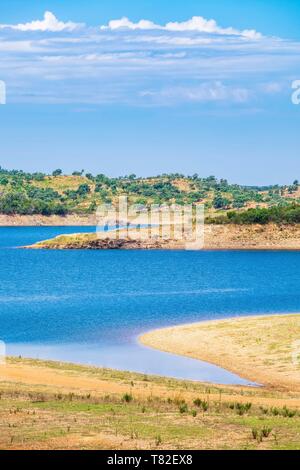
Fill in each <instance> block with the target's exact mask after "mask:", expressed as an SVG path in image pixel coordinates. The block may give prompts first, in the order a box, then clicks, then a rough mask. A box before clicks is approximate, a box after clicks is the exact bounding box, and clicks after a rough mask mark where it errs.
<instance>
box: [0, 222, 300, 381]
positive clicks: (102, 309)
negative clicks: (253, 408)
mask: <svg viewBox="0 0 300 470" xmlns="http://www.w3.org/2000/svg"><path fill="white" fill-rule="evenodd" d="M87 231H94V228H93V227H88V228H87V227H82V228H79V227H67V228H66V227H59V228H58V227H33V228H28V227H24V228H21V227H18V228H0V339H1V340H3V341H5V342H6V344H7V352H8V354H13V355H22V356H28V357H38V358H45V359H59V360H66V361H72V362H78V363H88V364H94V365H100V366H106V367H113V368H118V369H125V370H135V371H140V372H145V373H153V374H160V375H169V376H173V377H179V378H188V379H195V380H205V381H214V382H218V383H236V384H237V383H239V384H244V383H246V382H245V381H243V380H242V379H240V378H239V377H237V376H235V375H234V374H231V373H229V372H226V371H224V370H222V369H220V368H218V367H214V366H211V365H208V364H206V363H202V362H200V361H195V360H193V359H188V358H181V357H177V356H173V355H170V354H165V353H162V352H159V351H153V350H150V349H148V348H145V347H143V346H141V345H139V344H138V342H137V336H138V335H139V334H141V333H143V332H145V331H148V330H151V329H153V328H158V327H163V326H169V325H174V324H180V323H185V322H193V321H200V320H208V319H218V318H226V317H234V316H240V315H253V314H256V315H257V314H266V313H285V312H299V311H300V289H299V288H300V275H299V273H300V253H298V252H238V251H236V252H226V251H224V252H188V251H84V250H80V251H34V250H32V251H31V250H23V249H17V248H16V247H20V246H23V245H26V244H30V243H33V242H36V241H39V240H43V239H47V238H50V237H53V236H55V235H58V234H60V233H74V232H87Z"/></svg>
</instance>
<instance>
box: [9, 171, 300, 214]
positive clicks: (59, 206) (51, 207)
mask: <svg viewBox="0 0 300 470" xmlns="http://www.w3.org/2000/svg"><path fill="white" fill-rule="evenodd" d="M124 195H126V196H127V197H128V203H129V204H136V205H140V206H146V207H150V206H151V205H153V204H154V205H163V204H176V205H181V206H184V205H186V204H204V206H205V209H206V213H207V215H208V216H209V218H208V221H210V222H212V223H216V222H218V223H220V222H221V223H230V222H231V223H268V222H284V223H290V222H294V223H298V222H299V212H298V206H299V205H300V191H299V182H298V180H294V181H293V183H291V184H290V185H284V186H279V185H273V186H264V187H256V186H248V187H247V186H242V185H238V184H230V183H229V182H228V181H227V180H226V179H218V178H216V177H215V176H208V177H205V178H203V177H200V176H199V175H198V174H197V173H195V174H194V175H190V176H185V175H183V174H181V173H171V174H162V175H158V176H152V177H138V176H136V175H135V174H130V175H127V176H120V177H108V176H106V175H104V174H102V173H101V174H97V175H93V174H91V173H87V172H85V171H84V170H81V171H73V173H72V175H64V174H63V171H62V170H61V169H56V170H54V171H53V172H52V173H51V175H47V174H45V173H39V172H35V173H28V172H24V171H22V170H6V169H4V168H1V167H0V213H1V214H6V215H14V214H20V215H34V214H40V215H45V216H49V215H61V216H63V215H66V214H79V215H86V214H93V213H95V210H96V208H97V207H98V206H99V205H100V204H111V203H112V204H115V203H116V202H117V201H118V198H119V196H124ZM249 207H256V209H251V210H248V208H249ZM262 207H267V209H265V210H264V209H262Z"/></svg>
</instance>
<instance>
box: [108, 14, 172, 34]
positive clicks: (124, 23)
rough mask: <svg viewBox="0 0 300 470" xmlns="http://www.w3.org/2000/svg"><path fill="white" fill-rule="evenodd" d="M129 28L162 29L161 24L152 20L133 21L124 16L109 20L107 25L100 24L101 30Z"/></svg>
mask: <svg viewBox="0 0 300 470" xmlns="http://www.w3.org/2000/svg"><path fill="white" fill-rule="evenodd" d="M122 28H126V29H131V30H138V29H141V30H150V29H163V27H162V26H159V25H157V24H155V23H153V22H152V21H148V20H140V21H138V22H137V23H133V22H132V21H130V20H129V19H128V18H127V17H126V16H124V17H123V18H120V19H119V20H111V21H109V23H108V25H107V26H101V29H102V30H105V29H110V30H112V31H114V30H117V29H122Z"/></svg>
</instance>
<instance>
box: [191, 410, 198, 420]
mask: <svg viewBox="0 0 300 470" xmlns="http://www.w3.org/2000/svg"><path fill="white" fill-rule="evenodd" d="M192 416H193V418H196V416H197V411H196V410H192Z"/></svg>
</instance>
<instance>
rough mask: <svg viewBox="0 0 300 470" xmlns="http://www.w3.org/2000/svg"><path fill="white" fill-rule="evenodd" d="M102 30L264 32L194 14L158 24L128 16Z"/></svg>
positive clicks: (255, 36)
mask: <svg viewBox="0 0 300 470" xmlns="http://www.w3.org/2000/svg"><path fill="white" fill-rule="evenodd" d="M101 29H102V30H105V29H110V30H112V31H115V30H118V29H130V30H165V31H177V32H188V31H191V32H193V31H194V32H198V33H207V34H221V35H232V36H242V37H244V38H247V39H261V38H262V34H261V33H258V32H257V31H255V30H254V29H245V30H242V31H240V30H238V29H235V28H232V27H229V28H222V27H220V26H218V24H217V22H216V21H215V20H207V19H205V18H203V17H202V16H193V18H191V19H190V20H187V21H183V22H177V21H175V22H170V23H167V24H166V25H164V26H162V25H158V24H155V23H153V22H152V21H149V20H140V21H138V22H137V23H134V22H132V21H130V20H129V19H128V18H127V17H123V18H121V19H119V20H111V21H109V23H108V25H107V26H101Z"/></svg>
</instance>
